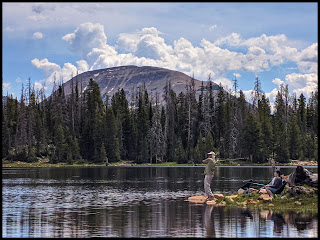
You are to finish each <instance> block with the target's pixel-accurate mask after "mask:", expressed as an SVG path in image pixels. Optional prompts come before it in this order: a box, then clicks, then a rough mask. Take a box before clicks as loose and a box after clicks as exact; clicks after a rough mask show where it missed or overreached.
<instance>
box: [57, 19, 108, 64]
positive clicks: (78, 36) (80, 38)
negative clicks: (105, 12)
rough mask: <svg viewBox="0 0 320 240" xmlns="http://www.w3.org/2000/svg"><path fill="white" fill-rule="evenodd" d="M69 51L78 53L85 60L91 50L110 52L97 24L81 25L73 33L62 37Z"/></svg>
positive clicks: (104, 36)
mask: <svg viewBox="0 0 320 240" xmlns="http://www.w3.org/2000/svg"><path fill="white" fill-rule="evenodd" d="M62 40H64V41H66V42H67V44H68V48H69V50H70V51H72V52H75V53H79V54H80V55H81V56H82V58H84V59H86V58H87V54H88V53H90V52H91V51H92V50H93V49H101V50H110V49H112V48H110V47H109V46H107V36H106V35H105V33H104V27H103V25H101V24H99V23H83V24H81V25H80V26H79V27H78V28H77V29H76V30H75V31H74V32H73V33H69V34H67V35H65V36H63V37H62Z"/></svg>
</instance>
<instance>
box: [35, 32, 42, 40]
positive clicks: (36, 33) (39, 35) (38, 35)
mask: <svg viewBox="0 0 320 240" xmlns="http://www.w3.org/2000/svg"><path fill="white" fill-rule="evenodd" d="M41 38H43V34H42V33H41V32H35V33H34V34H33V39H41Z"/></svg>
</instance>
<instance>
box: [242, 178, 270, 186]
mask: <svg viewBox="0 0 320 240" xmlns="http://www.w3.org/2000/svg"><path fill="white" fill-rule="evenodd" d="M243 182H247V183H251V184H255V185H260V186H265V185H266V184H261V183H256V182H254V181H253V180H252V179H250V180H243Z"/></svg>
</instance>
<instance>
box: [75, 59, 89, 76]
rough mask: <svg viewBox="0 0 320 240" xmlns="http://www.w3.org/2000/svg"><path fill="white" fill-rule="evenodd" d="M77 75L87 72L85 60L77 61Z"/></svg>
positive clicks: (87, 66) (87, 65)
mask: <svg viewBox="0 0 320 240" xmlns="http://www.w3.org/2000/svg"><path fill="white" fill-rule="evenodd" d="M77 65H78V71H79V73H82V72H87V71H88V70H89V64H88V63H87V61H85V60H80V61H77Z"/></svg>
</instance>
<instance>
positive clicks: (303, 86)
mask: <svg viewBox="0 0 320 240" xmlns="http://www.w3.org/2000/svg"><path fill="white" fill-rule="evenodd" d="M285 80H286V83H287V84H288V88H290V89H292V91H293V92H294V93H296V94H297V95H298V96H299V95H300V94H301V93H303V94H304V95H305V96H308V97H309V96H310V95H311V92H314V91H315V90H316V89H317V88H318V74H316V73H307V74H300V73H292V74H289V75H287V76H286V78H285Z"/></svg>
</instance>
